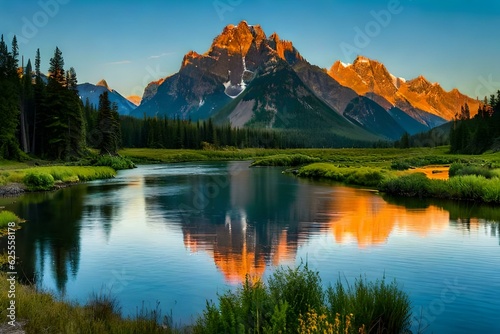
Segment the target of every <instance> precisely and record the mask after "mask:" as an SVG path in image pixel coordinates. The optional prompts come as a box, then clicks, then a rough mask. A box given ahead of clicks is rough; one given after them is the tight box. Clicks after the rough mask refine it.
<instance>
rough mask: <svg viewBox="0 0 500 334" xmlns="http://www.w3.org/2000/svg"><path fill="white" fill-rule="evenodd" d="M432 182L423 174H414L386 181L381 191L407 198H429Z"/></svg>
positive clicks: (382, 184)
mask: <svg viewBox="0 0 500 334" xmlns="http://www.w3.org/2000/svg"><path fill="white" fill-rule="evenodd" d="M430 189H431V180H429V179H428V178H427V176H425V174H423V173H413V174H409V175H404V176H400V177H397V178H390V179H387V180H384V181H383V182H382V183H381V184H380V187H379V190H381V191H383V192H386V193H389V194H393V195H399V196H405V197H429V196H430V195H431V191H430Z"/></svg>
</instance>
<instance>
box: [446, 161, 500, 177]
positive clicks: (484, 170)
mask: <svg viewBox="0 0 500 334" xmlns="http://www.w3.org/2000/svg"><path fill="white" fill-rule="evenodd" d="M448 173H449V176H450V177H454V176H464V175H477V176H483V177H485V178H487V179H491V178H493V177H496V176H498V175H497V174H496V173H495V172H494V171H493V170H491V169H490V168H488V167H486V166H479V165H470V164H462V163H453V164H452V165H451V166H450V170H449V172H448Z"/></svg>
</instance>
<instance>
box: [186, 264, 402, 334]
mask: <svg viewBox="0 0 500 334" xmlns="http://www.w3.org/2000/svg"><path fill="white" fill-rule="evenodd" d="M410 316H411V304H410V301H409V297H408V295H407V294H405V293H404V292H403V291H402V290H399V289H398V287H397V285H396V283H392V284H386V283H385V280H381V281H377V282H375V283H369V282H367V281H366V279H361V278H360V279H359V280H357V281H356V283H355V285H354V286H353V287H348V288H347V289H346V288H344V286H343V284H342V283H341V282H340V281H338V282H337V284H336V285H335V286H333V287H330V288H328V289H327V290H324V289H323V287H322V284H321V279H320V277H319V274H318V273H317V272H314V271H312V270H310V269H309V268H308V267H307V265H305V266H299V267H298V268H295V269H292V268H279V269H278V270H277V271H276V272H275V273H274V274H273V275H272V276H271V277H270V278H269V280H268V282H267V284H265V283H263V282H261V281H257V282H252V281H251V280H250V279H249V278H247V280H246V281H245V283H243V285H242V286H241V287H240V288H239V289H238V290H237V291H236V292H226V293H225V294H223V295H220V296H219V300H218V303H217V304H214V303H207V307H206V309H205V311H204V313H203V316H202V317H201V318H199V319H198V322H197V324H196V326H195V327H194V331H193V332H194V333H240V332H241V333H243V332H245V333H325V332H326V333H343V334H344V333H402V332H405V331H406V330H409V328H410V325H411V321H410Z"/></svg>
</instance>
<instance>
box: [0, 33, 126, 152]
mask: <svg viewBox="0 0 500 334" xmlns="http://www.w3.org/2000/svg"><path fill="white" fill-rule="evenodd" d="M77 84H78V81H77V75H76V71H75V69H74V68H73V67H71V68H70V69H69V70H65V69H64V58H63V55H62V52H61V50H60V49H59V48H58V47H56V49H55V51H54V56H53V57H52V58H50V61H49V71H48V76H45V75H44V74H42V71H41V58H40V49H38V50H37V52H36V55H35V66H34V69H33V67H32V64H31V60H30V59H28V61H27V63H26V66H24V61H22V64H21V66H20V64H19V47H18V44H17V39H16V37H15V36H14V37H13V39H12V44H11V47H10V50H9V47H8V45H7V43H6V42H5V41H4V38H3V35H2V36H1V39H0V159H2V158H3V159H11V160H20V159H21V158H23V157H26V154H31V155H33V156H37V157H41V158H45V159H51V160H72V159H78V158H80V157H81V156H82V155H83V154H84V153H85V151H86V149H87V148H88V147H89V145H88V144H87V133H88V131H89V129H92V135H93V136H94V139H95V140H94V141H93V142H92V145H90V147H95V148H97V149H99V150H100V152H101V153H102V154H103V153H109V154H115V153H116V151H117V149H118V145H119V137H120V131H119V129H120V126H119V116H118V113H117V112H116V108H114V107H113V106H112V105H111V104H110V102H109V98H108V96H107V94H105V96H102V97H101V99H100V102H99V108H98V110H97V111H96V113H95V115H94V114H90V113H89V114H84V110H85V106H84V105H83V103H82V101H81V99H80V97H79V94H78V89H77ZM87 107H88V106H87Z"/></svg>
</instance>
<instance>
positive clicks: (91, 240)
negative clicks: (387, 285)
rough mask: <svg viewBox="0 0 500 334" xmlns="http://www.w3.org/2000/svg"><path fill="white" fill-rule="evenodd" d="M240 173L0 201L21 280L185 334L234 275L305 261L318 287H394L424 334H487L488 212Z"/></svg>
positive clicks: (497, 218)
mask: <svg viewBox="0 0 500 334" xmlns="http://www.w3.org/2000/svg"><path fill="white" fill-rule="evenodd" d="M248 166H249V163H248V162H229V163H226V162H222V163H220V162H219V163H183V164H170V165H148V166H140V167H139V168H137V169H134V170H127V171H121V172H119V173H118V176H117V177H116V178H114V179H111V180H103V181H96V182H90V183H86V184H80V185H77V186H74V187H71V188H66V189H62V190H59V191H57V192H52V193H39V194H26V195H23V196H22V197H19V198H15V199H1V200H0V205H3V206H5V207H6V209H7V210H11V211H13V212H15V213H16V214H17V215H18V216H20V217H22V218H24V219H26V220H28V222H27V223H26V224H24V226H23V228H22V229H21V230H19V231H17V235H16V237H17V240H16V243H17V255H18V256H19V257H20V259H21V267H22V272H23V278H24V279H25V280H29V281H31V282H36V284H37V285H38V286H39V287H42V288H44V289H49V290H51V291H53V292H54V293H56V294H60V295H63V296H65V297H66V298H68V299H71V300H77V301H79V302H82V303H84V302H85V301H87V300H88V298H89V296H90V294H91V293H92V292H104V293H109V292H111V293H112V294H113V296H115V297H116V298H117V299H118V301H119V302H120V305H121V308H122V312H123V314H125V315H135V314H136V313H137V310H138V308H139V309H140V308H141V307H145V308H148V309H154V308H156V307H157V306H158V307H159V308H161V310H162V311H163V313H164V314H172V316H173V319H174V321H175V322H176V323H177V324H188V323H190V322H192V321H193V320H194V319H195V318H196V315H198V314H200V313H201V312H202V310H203V309H204V307H205V304H206V300H207V299H212V300H215V299H216V298H217V292H223V291H225V290H227V289H234V288H235V287H236V286H238V284H239V283H241V281H242V280H243V279H244V278H245V275H246V274H250V275H252V276H255V277H260V278H263V279H265V278H266V277H268V276H269V275H270V274H271V273H272V272H273V270H274V269H275V268H276V266H279V265H285V266H287V265H290V266H295V265H297V264H299V263H300V262H301V261H302V262H306V261H307V263H308V264H309V266H310V267H311V268H314V269H317V270H318V271H319V272H320V275H321V278H322V280H323V283H324V284H325V286H326V285H328V284H330V283H334V282H335V281H336V280H337V279H338V278H339V277H341V278H342V280H344V281H349V282H353V281H354V280H355V279H356V278H358V277H359V276H360V275H363V276H366V278H368V279H369V280H375V279H380V278H382V277H383V276H385V277H386V279H387V280H388V281H391V280H393V279H396V280H397V282H398V283H399V284H400V287H401V288H402V289H403V290H404V291H406V292H407V293H408V294H409V296H410V298H411V301H412V305H413V312H414V316H415V317H416V319H419V322H420V326H421V327H427V331H426V332H434V333H493V332H500V323H499V322H498V314H499V312H500V298H498V297H499V296H500V276H499V273H500V223H499V222H500V208H495V207H491V206H481V205H477V204H473V203H465V202H464V203H460V202H453V201H445V202H442V201H433V200H417V199H398V198H390V197H386V196H383V195H380V194H378V193H376V192H374V191H371V190H367V189H358V188H351V187H345V186H342V185H338V184H330V183H325V182H313V181H309V180H303V179H297V178H295V177H293V176H289V175H284V174H282V173H281V169H279V168H249V167H248ZM0 247H1V248H4V247H5V240H1V241H0ZM158 303H159V304H158ZM416 326H417V321H415V326H414V328H413V329H414V330H415V331H416V329H417V327H416Z"/></svg>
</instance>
